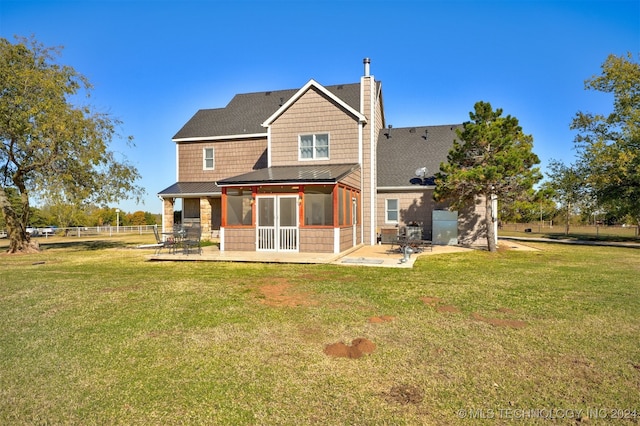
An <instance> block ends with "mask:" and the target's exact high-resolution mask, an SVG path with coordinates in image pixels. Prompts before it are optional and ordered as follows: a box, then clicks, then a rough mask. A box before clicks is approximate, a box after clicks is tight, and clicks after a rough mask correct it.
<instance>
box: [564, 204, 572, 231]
mask: <svg viewBox="0 0 640 426" xmlns="http://www.w3.org/2000/svg"><path fill="white" fill-rule="evenodd" d="M570 212H571V203H567V221H566V222H565V225H564V235H569V223H570V220H571V214H570Z"/></svg>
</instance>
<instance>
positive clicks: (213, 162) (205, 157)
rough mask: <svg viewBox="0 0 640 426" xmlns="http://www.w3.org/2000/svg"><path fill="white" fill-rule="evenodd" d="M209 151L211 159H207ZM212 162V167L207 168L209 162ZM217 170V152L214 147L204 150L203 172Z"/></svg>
mask: <svg viewBox="0 0 640 426" xmlns="http://www.w3.org/2000/svg"><path fill="white" fill-rule="evenodd" d="M207 150H211V158H207ZM209 159H210V160H211V167H207V160H209ZM215 168H216V151H215V150H214V149H213V147H211V146H208V147H205V148H202V170H215Z"/></svg>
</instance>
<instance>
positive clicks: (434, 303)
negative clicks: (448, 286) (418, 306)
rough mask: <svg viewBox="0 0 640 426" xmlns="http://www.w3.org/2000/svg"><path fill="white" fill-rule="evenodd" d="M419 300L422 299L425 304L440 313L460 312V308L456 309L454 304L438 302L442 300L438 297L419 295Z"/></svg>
mask: <svg viewBox="0 0 640 426" xmlns="http://www.w3.org/2000/svg"><path fill="white" fill-rule="evenodd" d="M420 300H422V301H423V302H424V304H425V305H427V306H431V307H434V308H436V311H437V312H440V313H441V314H446V313H452V314H457V313H460V309H458V307H456V306H453V305H442V304H440V303H441V302H442V299H440V298H439V297H429V296H425V297H421V298H420Z"/></svg>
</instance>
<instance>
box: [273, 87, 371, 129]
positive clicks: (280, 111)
mask: <svg viewBox="0 0 640 426" xmlns="http://www.w3.org/2000/svg"><path fill="white" fill-rule="evenodd" d="M312 87H313V88H314V89H316V90H318V91H319V92H320V93H322V94H323V95H325V96H326V97H328V98H329V99H332V100H333V101H334V102H336V103H337V104H339V105H340V106H342V107H343V108H344V109H346V110H347V111H349V112H350V113H351V114H353V115H354V116H355V117H357V118H358V121H360V122H361V123H366V122H367V118H366V117H365V116H364V115H363V114H361V113H360V112H359V111H358V110H356V109H355V108H353V107H351V106H350V105H349V104H347V103H346V102H345V101H344V100H342V99H340V98H339V97H338V96H336V95H334V94H333V93H332V92H331V91H330V90H328V89H327V88H326V87H324V86H323V85H322V84H320V83H318V82H317V81H315V80H314V79H310V80H309V81H308V82H307V83H306V84H305V85H304V86H302V87H301V88H300V90H298V91H297V92H296V94H295V95H293V96H291V97H290V98H289V99H288V100H287V101H286V102H285V103H284V104H283V105H281V106H280V108H278V110H276V112H274V113H273V114H272V115H271V116H270V117H269V118H267V119H266V120H265V121H264V123H262V126H263V127H269V126H270V125H271V124H273V122H274V121H275V120H276V119H277V118H278V117H280V116H281V115H282V114H283V113H284V112H285V111H286V110H287V109H289V107H290V106H291V105H292V104H294V103H295V102H296V101H297V100H298V99H300V98H301V97H302V95H304V94H305V93H307V91H308V90H309V89H310V88H312ZM342 87H344V85H338V86H337V88H338V89H342Z"/></svg>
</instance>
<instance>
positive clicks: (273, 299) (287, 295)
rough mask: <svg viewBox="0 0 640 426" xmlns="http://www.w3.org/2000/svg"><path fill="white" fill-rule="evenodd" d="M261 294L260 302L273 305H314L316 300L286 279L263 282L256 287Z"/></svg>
mask: <svg viewBox="0 0 640 426" xmlns="http://www.w3.org/2000/svg"><path fill="white" fill-rule="evenodd" d="M258 291H259V292H260V294H261V295H262V296H263V299H262V303H264V304H265V305H268V306H275V307H282V306H285V307H296V306H314V305H317V302H316V301H315V300H313V299H312V298H311V295H310V294H308V293H303V292H298V291H296V289H295V288H294V286H293V285H292V284H290V283H289V282H287V281H286V280H284V281H281V282H279V283H276V284H265V285H263V286H260V287H259V288H258Z"/></svg>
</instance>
